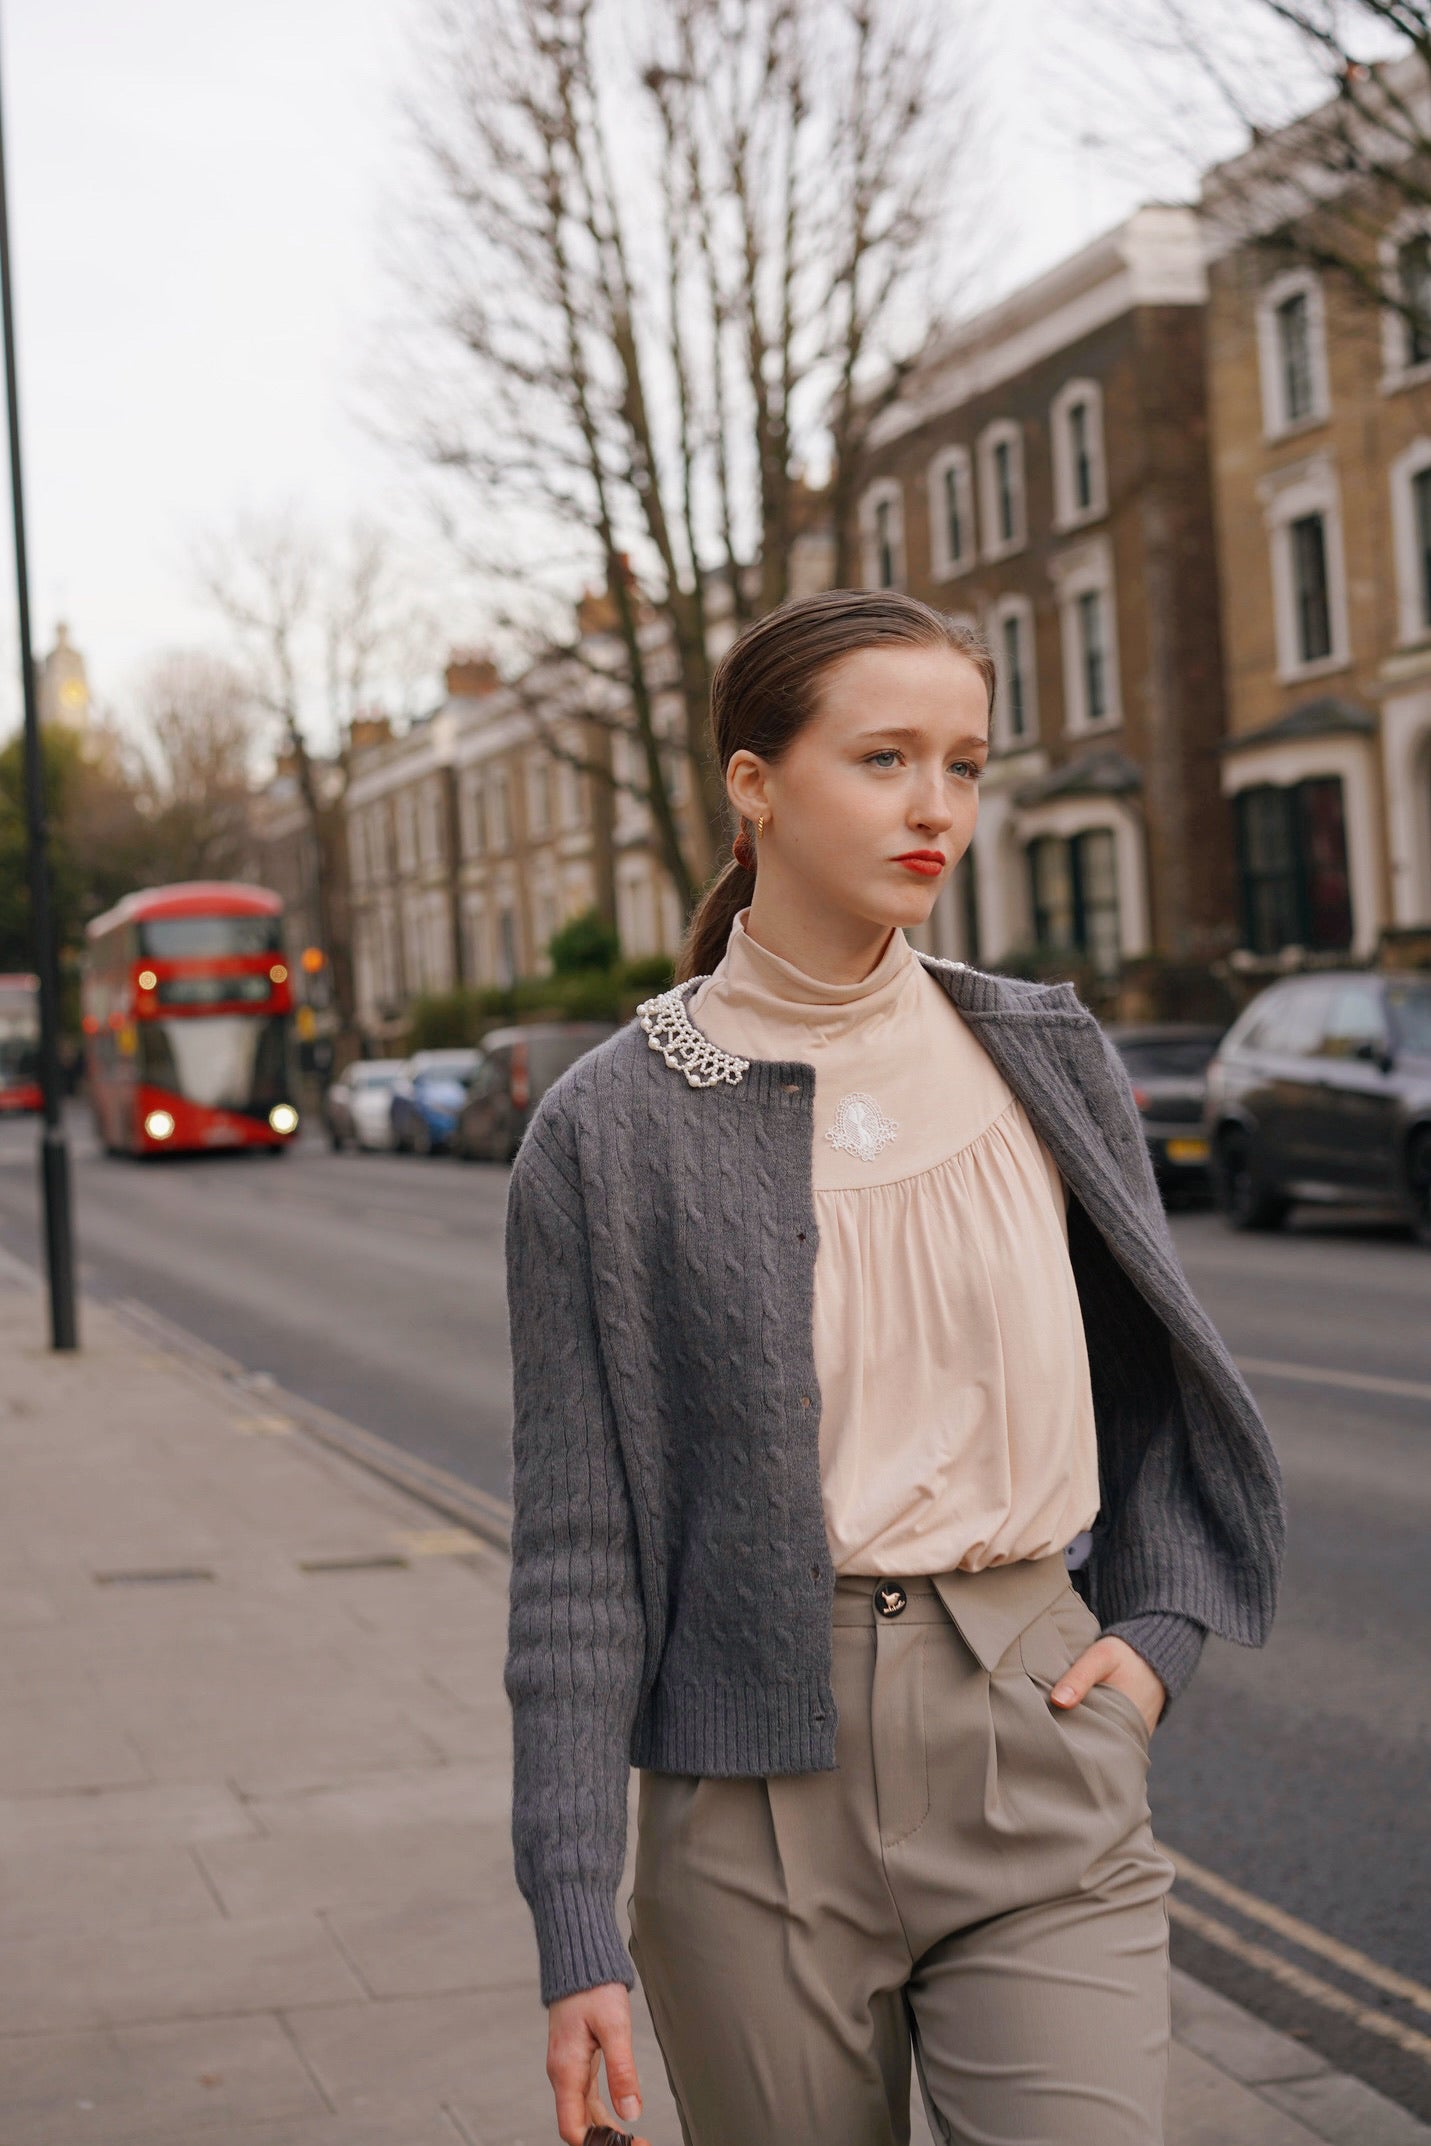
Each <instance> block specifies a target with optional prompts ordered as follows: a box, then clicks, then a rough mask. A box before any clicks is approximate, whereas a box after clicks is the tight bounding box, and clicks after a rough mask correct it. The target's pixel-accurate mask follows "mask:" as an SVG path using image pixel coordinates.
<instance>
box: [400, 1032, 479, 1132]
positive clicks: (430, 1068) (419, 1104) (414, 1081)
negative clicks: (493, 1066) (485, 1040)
mask: <svg viewBox="0 0 1431 2146" xmlns="http://www.w3.org/2000/svg"><path fill="white" fill-rule="evenodd" d="M481 1064H482V1053H481V1051H470V1050H469V1051H419V1052H418V1053H417V1054H416V1056H415V1057H413V1058H409V1059H408V1061H407V1063H406V1065H405V1066H404V1067H403V1069H402V1071H401V1073H400V1074H399V1075H398V1078H397V1083H396V1085H395V1086H394V1088H393V1095H392V1105H391V1112H392V1128H393V1146H394V1147H395V1148H397V1149H398V1151H399V1152H400V1153H401V1154H403V1155H440V1154H442V1153H443V1152H444V1151H445V1150H446V1149H447V1148H448V1147H449V1146H450V1145H451V1143H452V1135H453V1133H454V1132H455V1131H456V1129H457V1120H458V1118H459V1117H460V1116H461V1113H462V1106H463V1104H464V1103H465V1102H466V1100H467V1091H468V1089H469V1088H470V1087H471V1085H472V1082H473V1080H474V1079H475V1078H476V1075H477V1070H478V1068H479V1067H480V1065H481Z"/></svg>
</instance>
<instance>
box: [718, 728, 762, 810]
mask: <svg viewBox="0 0 1431 2146" xmlns="http://www.w3.org/2000/svg"><path fill="white" fill-rule="evenodd" d="M725 787H726V795H727V796H728V797H729V799H730V801H731V803H732V805H733V806H734V807H735V809H736V811H737V812H738V813H739V814H740V815H741V817H742V818H743V819H747V820H758V819H761V818H762V817H763V818H765V819H769V817H770V799H769V796H768V795H767V793H766V788H765V764H764V762H763V761H762V760H760V759H758V758H757V756H756V755H755V754H754V753H749V752H747V751H746V750H745V748H744V746H742V747H741V749H740V751H739V752H736V753H732V754H731V756H730V758H729V760H728V761H727V762H726V768H725Z"/></svg>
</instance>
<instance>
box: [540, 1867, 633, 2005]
mask: <svg viewBox="0 0 1431 2146" xmlns="http://www.w3.org/2000/svg"><path fill="white" fill-rule="evenodd" d="M527 1905H528V1907H530V1909H531V1911H532V1920H533V1922H534V1923H535V1924H536V1931H537V1957H538V1960H539V1963H540V1966H541V1977H542V2003H543V2004H555V2003H556V2000H557V1998H558V1997H570V1996H571V1995H572V1993H573V1991H575V1990H593V1989H595V1988H596V1987H597V1985H598V1983H602V1982H624V1983H625V1985H626V1987H627V1989H634V1987H635V1985H636V1970H635V1968H634V1967H633V1966H632V1964H631V1955H630V1953H629V1952H628V1951H627V1950H626V1946H625V1943H624V1941H623V1939H622V1936H621V1930H620V1927H619V1925H618V1923H617V1920H616V1887H615V1886H614V1885H608V1884H604V1883H603V1882H602V1881H601V1880H600V1879H591V1880H589V1881H568V1882H567V1883H565V1884H556V1885H544V1886H543V1887H542V1888H541V1889H540V1891H538V1892H536V1893H529V1894H528V1896H527Z"/></svg>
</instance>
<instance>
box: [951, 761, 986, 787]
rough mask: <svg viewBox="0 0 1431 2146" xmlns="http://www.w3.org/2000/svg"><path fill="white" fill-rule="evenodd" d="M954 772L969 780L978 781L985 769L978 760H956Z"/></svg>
mask: <svg viewBox="0 0 1431 2146" xmlns="http://www.w3.org/2000/svg"><path fill="white" fill-rule="evenodd" d="M954 773H955V774H956V775H962V776H964V777H965V779H966V780H967V781H969V782H977V781H978V780H979V777H980V775H981V774H982V773H983V769H982V768H981V767H980V765H979V763H978V761H977V760H956V761H955V762H954Z"/></svg>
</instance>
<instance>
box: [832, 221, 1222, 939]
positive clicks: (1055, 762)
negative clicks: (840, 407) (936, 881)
mask: <svg viewBox="0 0 1431 2146" xmlns="http://www.w3.org/2000/svg"><path fill="white" fill-rule="evenodd" d="M1205 295H1206V280H1205V275H1204V268H1203V258H1202V246H1201V239H1200V234H1199V230H1198V224H1197V219H1196V216H1195V215H1194V213H1193V212H1192V211H1191V210H1189V209H1182V208H1165V207H1149V208H1144V209H1141V210H1140V211H1138V212H1137V214H1135V215H1134V216H1132V217H1130V218H1129V219H1128V221H1127V222H1125V223H1124V224H1122V225H1120V226H1119V227H1118V228H1117V229H1116V230H1114V231H1112V232H1110V233H1108V234H1107V235H1106V236H1104V237H1103V238H1100V239H1098V240H1097V241H1095V242H1094V243H1093V244H1091V245H1089V246H1087V247H1085V248H1083V249H1082V250H1081V251H1080V252H1078V253H1076V254H1074V255H1072V256H1071V257H1070V258H1069V259H1067V260H1065V261H1063V262H1061V263H1060V264H1059V265H1058V266H1057V267H1055V268H1053V269H1052V270H1050V271H1049V272H1048V273H1047V274H1046V275H1043V276H1041V277H1039V278H1038V279H1037V280H1036V281H1034V282H1031V283H1029V284H1027V285H1025V286H1024V287H1023V288H1022V289H1020V290H1018V291H1015V292H1014V293H1013V294H1012V295H1011V296H1010V297H1008V298H1006V299H1004V300H1003V301H1002V302H1001V303H1000V304H998V305H997V306H994V307H992V308H990V309H989V310H988V311H986V312H984V313H982V314H980V315H978V316H977V317H976V318H975V319H973V320H971V321H969V322H968V323H966V324H965V325H964V326H962V327H961V328H959V329H958V330H957V331H956V332H955V333H954V334H953V335H951V336H950V337H949V338H948V340H946V342H945V343H944V344H943V345H942V346H941V347H940V349H939V350H938V351H937V352H936V353H935V355H934V357H933V358H932V360H931V361H930V362H929V363H927V364H926V365H925V366H924V367H923V368H922V370H921V371H920V372H919V373H918V374H917V375H916V376H915V377H913V378H912V380H911V382H910V383H909V386H908V388H907V390H906V392H905V393H904V394H903V396H902V397H901V399H900V400H899V402H898V403H897V404H895V405H894V406H893V407H892V408H891V410H890V411H889V412H888V413H887V414H886V415H885V417H884V418H883V419H882V420H881V421H880V425H879V428H878V432H877V435H876V442H875V446H874V452H873V469H872V475H871V479H870V482H869V483H868V485H867V487H866V488H865V490H864V492H863V494H862V497H861V500H860V505H859V538H860V545H861V555H862V561H863V579H864V581H865V582H866V584H870V585H881V584H884V585H893V586H898V587H901V588H906V589H908V590H909V591H910V592H911V593H913V594H914V595H917V596H920V597H923V598H924V599H926V600H927V601H928V602H930V603H932V604H934V605H936V606H937V607H938V608H940V609H941V610H944V611H948V612H951V613H954V614H956V615H961V616H964V617H967V618H968V619H970V620H971V621H972V622H973V623H975V624H976V625H978V626H979V627H980V628H981V629H982V630H983V632H984V633H985V634H986V636H987V638H988V640H989V641H990V643H991V645H992V647H993V649H994V653H995V657H996V660H997V663H998V668H999V688H998V696H997V707H996V710H995V723H994V746H995V750H994V753H993V755H992V757H991V760H990V765H989V768H988V771H987V773H986V776H985V783H984V791H983V803H982V807H981V811H980V821H979V829H978V833H977V836H976V840H975V844H974V847H973V850H972V851H971V854H970V856H969V858H968V859H966V860H965V862H964V863H963V864H962V865H961V866H960V868H959V870H958V872H957V873H956V874H955V876H954V880H953V882H952V884H951V885H950V887H949V888H948V889H946V891H945V893H944V895H943V896H941V899H940V903H939V906H938V908H937V909H936V912H935V915H934V917H933V918H932V919H931V922H930V925H929V926H928V927H927V928H926V933H925V934H924V935H923V936H925V937H926V939H927V942H928V944H929V945H930V947H931V949H932V950H934V951H937V952H943V953H953V954H959V955H962V956H965V957H966V958H971V959H975V960H981V961H984V962H989V963H997V962H999V961H1000V960H1001V959H1003V958H1004V957H1006V956H1008V955H1010V954H1012V953H1014V952H1016V951H1020V950H1024V949H1029V948H1032V947H1039V948H1042V949H1046V950H1049V951H1068V950H1077V951H1078V952H1080V953H1082V954H1084V955H1085V956H1086V957H1087V958H1088V959H1089V960H1090V961H1091V962H1092V964H1093V965H1094V967H1095V968H1096V969H1098V970H1099V971H1101V972H1102V973H1104V974H1105V975H1108V976H1110V977H1111V976H1113V975H1115V974H1116V973H1117V972H1118V970H1119V968H1120V966H1121V965H1122V963H1123V962H1124V961H1126V960H1128V959H1130V958H1132V957H1134V956H1138V955H1142V954H1146V953H1149V952H1152V951H1158V952H1161V953H1163V954H1166V955H1168V956H1170V957H1173V958H1175V959H1178V960H1184V961H1202V960H1207V959H1209V958H1211V957H1212V956H1214V955H1215V954H1217V953H1219V952H1221V951H1222V950H1223V949H1224V948H1225V947H1226V945H1227V944H1228V942H1229V938H1230V930H1229V919H1230V917H1231V913H1232V901H1233V887H1232V857H1231V845H1230V838H1229V833H1228V829H1227V824H1226V814H1225V811H1224V808H1223V805H1222V801H1221V797H1220V794H1219V755H1218V747H1219V743H1220V740H1221V737H1222V732H1223V727H1224V718H1223V697H1222V671H1221V644H1220V637H1219V624H1218V602H1217V579H1216V570H1215V565H1214V560H1213V545H1212V514H1211V499H1210V492H1209V483H1208V467H1207V437H1206V404H1205V385H1204V300H1205Z"/></svg>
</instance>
